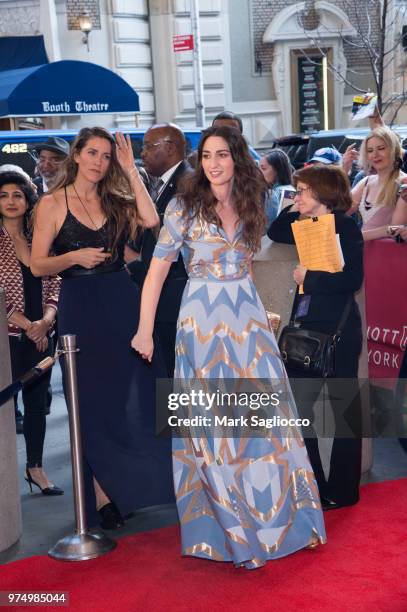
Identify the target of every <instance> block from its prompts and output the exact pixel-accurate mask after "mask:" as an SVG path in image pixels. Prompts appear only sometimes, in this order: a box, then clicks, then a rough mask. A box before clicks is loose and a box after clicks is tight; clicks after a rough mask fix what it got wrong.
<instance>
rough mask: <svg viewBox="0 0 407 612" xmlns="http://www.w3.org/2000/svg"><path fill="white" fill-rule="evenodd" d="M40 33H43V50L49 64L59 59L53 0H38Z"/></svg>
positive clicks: (59, 51) (59, 52) (56, 23)
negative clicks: (45, 52)
mask: <svg viewBox="0 0 407 612" xmlns="http://www.w3.org/2000/svg"><path fill="white" fill-rule="evenodd" d="M40 31H41V32H42V33H43V36H44V42H45V49H46V51H47V55H48V59H49V61H50V62H56V61H58V60H60V59H61V50H60V47H59V37H58V21H57V13H56V9H55V0H40Z"/></svg>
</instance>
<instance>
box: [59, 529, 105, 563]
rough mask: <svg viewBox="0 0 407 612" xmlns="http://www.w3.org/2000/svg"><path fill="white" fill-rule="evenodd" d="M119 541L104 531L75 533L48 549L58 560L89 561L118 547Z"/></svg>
mask: <svg viewBox="0 0 407 612" xmlns="http://www.w3.org/2000/svg"><path fill="white" fill-rule="evenodd" d="M116 546H117V543H116V542H115V541H114V540H111V539H110V538H108V537H107V536H106V535H105V534H104V533H91V532H89V531H88V532H86V533H75V534H73V535H69V536H66V537H65V538H62V539H61V540H59V541H58V542H57V543H56V544H55V546H53V547H52V548H51V550H49V551H48V555H49V556H50V557H52V558H53V559H57V560H58V561H87V560H88V559H96V558H97V557H101V556H102V555H104V554H105V553H107V552H109V551H111V550H113V549H114V548H116Z"/></svg>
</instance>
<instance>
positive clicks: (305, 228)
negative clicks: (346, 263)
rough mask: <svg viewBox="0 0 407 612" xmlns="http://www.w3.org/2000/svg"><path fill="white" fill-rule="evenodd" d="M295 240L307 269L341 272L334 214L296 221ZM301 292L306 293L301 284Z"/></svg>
mask: <svg viewBox="0 0 407 612" xmlns="http://www.w3.org/2000/svg"><path fill="white" fill-rule="evenodd" d="M291 227H292V230H293V234H294V240H295V244H296V247H297V251H298V257H299V260H300V263H301V265H303V266H305V267H306V268H307V270H322V271H323V272H341V271H342V270H343V266H342V260H341V253H340V250H339V245H338V241H337V239H336V235H335V217H334V215H322V216H321V217H314V218H313V219H304V220H303V221H295V222H294V223H293V224H292V226H291ZM299 292H300V293H304V289H303V287H302V285H301V287H300V290H299Z"/></svg>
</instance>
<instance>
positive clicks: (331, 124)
mask: <svg viewBox="0 0 407 612" xmlns="http://www.w3.org/2000/svg"><path fill="white" fill-rule="evenodd" d="M350 4H351V3H349V2H347V0H336V1H335V2H329V1H327V0H315V1H314V0H306V1H304V2H294V1H292V0H199V12H200V33H201V48H202V64H203V81H204V103H205V111H206V123H207V124H210V122H211V119H212V118H213V117H214V116H215V115H216V114H217V113H218V112H220V111H221V110H223V109H227V110H231V111H233V112H236V113H238V114H239V115H241V117H242V119H243V124H244V130H245V133H246V135H247V137H248V138H249V140H250V141H251V142H252V143H253V145H254V146H256V147H258V148H260V149H261V148H268V147H269V146H270V145H271V143H272V141H273V139H274V138H276V137H278V136H282V135H287V134H290V133H294V132H299V131H307V130H312V129H317V128H319V129H321V128H324V127H325V128H335V127H344V126H346V125H348V124H349V122H350V108H351V101H352V96H353V95H354V94H355V91H354V90H353V89H352V86H351V85H352V79H353V80H356V82H357V84H358V86H359V87H360V88H361V89H365V90H367V89H368V88H369V87H371V88H372V89H373V82H372V78H371V69H370V68H369V59H368V57H367V55H366V53H365V52H364V49H363V45H362V46H360V44H359V43H360V42H361V40H362V41H363V40H364V38H363V37H366V39H367V40H368V41H369V42H370V44H372V46H373V47H375V48H377V46H378V45H379V44H380V32H379V23H380V20H379V19H380V15H379V12H378V8H377V10H376V11H375V10H373V11H371V12H370V16H369V19H370V21H369V23H367V22H366V23H364V24H363V25H362V26H361V31H360V30H359V28H358V27H357V23H358V15H356V14H355V13H354V11H353V12H352V10H350V8H349V6H350ZM363 4H365V5H366V6H367V5H369V6H370V7H371V6H372V2H370V1H369V0H361V1H360V5H363ZM373 4H374V3H373ZM380 4H381V3H380V2H379V1H378V2H377V7H379V6H380ZM405 4H406V2H400V1H398V0H393V2H392V3H391V4H390V9H389V19H388V23H389V25H388V36H387V38H386V40H387V43H386V44H387V45H388V46H389V49H388V50H389V56H388V57H390V59H391V61H390V62H388V66H387V67H386V70H385V77H386V79H387V81H386V82H387V83H388V90H389V91H391V92H394V93H399V94H401V93H402V92H403V91H404V73H405V58H406V57H407V54H405V52H404V50H403V47H402V45H401V44H395V45H394V49H392V45H393V44H394V42H395V41H396V42H397V37H398V36H399V33H400V32H401V31H402V26H403V24H404V23H407V19H404V9H405ZM352 6H354V4H353V3H352ZM84 11H86V12H87V13H88V15H89V17H90V19H91V21H92V31H91V32H90V34H89V50H88V48H87V46H86V44H83V33H82V32H81V30H80V26H79V17H80V15H81V14H82V13H83V12H84ZM190 33H191V19H190V0H149V1H148V0H13V1H11V0H0V36H28V35H33V34H43V36H44V39H45V44H46V50H47V54H48V58H49V60H50V61H56V60H59V59H75V60H83V61H90V62H93V63H96V64H100V65H102V66H104V67H106V68H109V69H110V70H113V71H114V72H117V73H118V74H119V75H120V76H122V77H123V78H124V79H125V80H126V81H127V82H128V83H129V84H130V85H131V87H133V88H134V89H135V90H136V91H137V92H138V94H139V96H140V110H141V112H140V115H139V124H140V125H141V126H148V125H151V124H152V123H154V122H162V121H175V122H176V123H178V124H180V125H181V126H184V127H193V126H195V125H196V119H195V101H194V100H195V98H194V85H193V84H194V78H193V66H192V51H182V52H177V53H176V52H174V51H173V37H174V36H176V35H183V34H190ZM349 40H350V41H351V42H350V43H349V42H347V41H349ZM352 41H353V42H352ZM354 43H356V44H354ZM321 51H322V54H321ZM324 54H325V60H324V61H323V58H322V55H324ZM330 66H331V67H334V73H332V70H330V69H329V67H330ZM355 73H357V76H356V77H355ZM340 75H342V76H340ZM343 76H344V77H345V80H344V79H343V78H342V77H343ZM73 78H75V75H73ZM398 120H399V122H402V121H407V114H406V113H405V109H404V107H402V108H401V111H400V114H399V119H398ZM90 122H91V123H95V122H96V118H95V117H94V116H93V117H90V116H87V117H86V116H82V117H81V116H75V117H66V118H64V119H63V120H59V119H55V118H54V119H53V120H52V122H51V123H52V125H53V127H57V126H59V125H63V126H64V127H65V126H66V127H79V126H80V125H84V124H89V123H90ZM97 122H98V123H100V124H103V125H105V126H109V127H115V126H117V127H120V128H123V129H124V128H126V127H129V126H134V117H130V116H126V115H123V116H120V115H114V116H113V115H100V116H98V118H97Z"/></svg>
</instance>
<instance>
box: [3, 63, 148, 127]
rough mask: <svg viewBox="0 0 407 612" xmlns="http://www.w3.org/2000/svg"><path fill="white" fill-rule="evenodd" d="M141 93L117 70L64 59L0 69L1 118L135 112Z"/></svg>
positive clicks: (137, 109) (137, 108)
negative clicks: (26, 66) (19, 67)
mask: <svg viewBox="0 0 407 612" xmlns="http://www.w3.org/2000/svg"><path fill="white" fill-rule="evenodd" d="M139 110H140V106H139V98H138V94H137V93H136V92H135V91H134V89H132V88H131V87H130V85H129V84H128V83H126V81H125V80H124V79H122V78H121V77H120V76H118V75H117V74H116V73H114V72H112V71H111V70H108V69H107V68H103V67H102V66H98V65H97V64H91V63H90V62H78V61H71V60H63V61H60V62H52V63H50V64H44V65H42V66H33V67H31V68H21V69H18V70H5V71H3V72H0V117H40V116H45V115H87V114H92V113H136V112H138V111H139Z"/></svg>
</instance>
